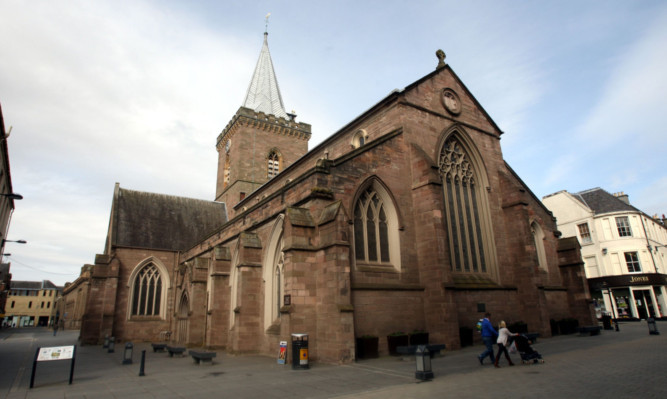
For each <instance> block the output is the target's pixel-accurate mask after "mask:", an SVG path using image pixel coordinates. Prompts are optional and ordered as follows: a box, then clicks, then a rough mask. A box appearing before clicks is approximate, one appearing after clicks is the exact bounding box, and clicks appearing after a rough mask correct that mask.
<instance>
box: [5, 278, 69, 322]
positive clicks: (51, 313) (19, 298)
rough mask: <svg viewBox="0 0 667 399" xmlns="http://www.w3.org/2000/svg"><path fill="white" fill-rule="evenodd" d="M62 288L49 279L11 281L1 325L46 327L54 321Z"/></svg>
mask: <svg viewBox="0 0 667 399" xmlns="http://www.w3.org/2000/svg"><path fill="white" fill-rule="evenodd" d="M61 292H62V288H60V287H57V286H56V285H55V284H53V283H52V282H51V281H49V280H44V281H12V287H11V289H10V290H9V296H8V297H7V305H6V309H5V311H6V313H5V317H4V319H3V325H5V326H11V327H47V326H51V325H53V323H54V322H55V321H56V311H57V310H56V303H57V301H58V299H59V297H60V294H61Z"/></svg>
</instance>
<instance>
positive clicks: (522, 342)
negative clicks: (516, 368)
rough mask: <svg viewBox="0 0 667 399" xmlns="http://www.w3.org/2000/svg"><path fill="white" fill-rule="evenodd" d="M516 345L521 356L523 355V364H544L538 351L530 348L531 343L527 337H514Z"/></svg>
mask: <svg viewBox="0 0 667 399" xmlns="http://www.w3.org/2000/svg"><path fill="white" fill-rule="evenodd" d="M514 343H515V345H516V349H517V351H519V355H521V363H523V364H528V363H538V362H539V363H544V359H542V355H540V354H539V353H538V352H537V351H536V350H534V349H533V347H532V346H530V344H531V342H530V340H529V339H528V337H526V336H525V335H517V336H516V337H514Z"/></svg>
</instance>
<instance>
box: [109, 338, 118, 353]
mask: <svg viewBox="0 0 667 399" xmlns="http://www.w3.org/2000/svg"><path fill="white" fill-rule="evenodd" d="M115 351H116V338H115V337H111V338H109V349H107V353H114V352H115Z"/></svg>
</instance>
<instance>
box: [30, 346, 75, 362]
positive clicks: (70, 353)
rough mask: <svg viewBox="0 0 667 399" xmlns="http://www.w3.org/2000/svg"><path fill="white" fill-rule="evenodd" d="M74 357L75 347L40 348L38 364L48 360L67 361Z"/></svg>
mask: <svg viewBox="0 0 667 399" xmlns="http://www.w3.org/2000/svg"><path fill="white" fill-rule="evenodd" d="M72 357H74V345H71V346H53V347H50V348H39V354H38V355H37V361H38V362H45V361H48V360H67V359H71V358H72Z"/></svg>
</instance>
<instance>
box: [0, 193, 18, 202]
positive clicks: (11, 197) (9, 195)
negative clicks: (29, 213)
mask: <svg viewBox="0 0 667 399" xmlns="http://www.w3.org/2000/svg"><path fill="white" fill-rule="evenodd" d="M0 197H7V198H9V199H12V200H22V199H23V196H22V195H21V194H16V193H9V194H0Z"/></svg>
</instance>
